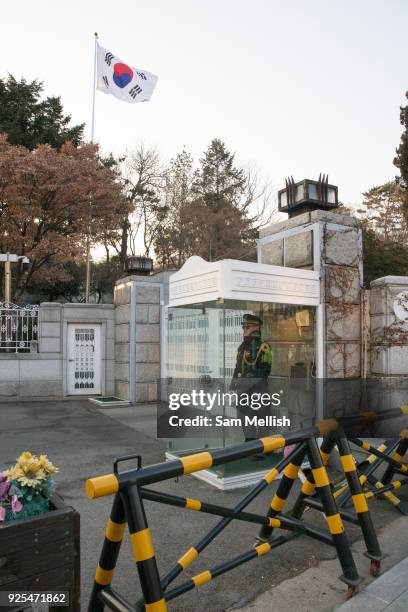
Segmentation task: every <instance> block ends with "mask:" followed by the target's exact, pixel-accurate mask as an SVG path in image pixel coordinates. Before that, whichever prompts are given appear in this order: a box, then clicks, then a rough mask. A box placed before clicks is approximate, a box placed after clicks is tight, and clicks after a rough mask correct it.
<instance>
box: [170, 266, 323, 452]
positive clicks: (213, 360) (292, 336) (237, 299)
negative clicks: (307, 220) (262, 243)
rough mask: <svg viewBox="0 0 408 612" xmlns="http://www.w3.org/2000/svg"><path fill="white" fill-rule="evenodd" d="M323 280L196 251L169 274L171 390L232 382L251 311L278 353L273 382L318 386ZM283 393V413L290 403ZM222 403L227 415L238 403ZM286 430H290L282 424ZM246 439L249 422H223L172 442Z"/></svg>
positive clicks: (199, 444) (226, 386) (186, 446)
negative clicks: (205, 256) (227, 424)
mask: <svg viewBox="0 0 408 612" xmlns="http://www.w3.org/2000/svg"><path fill="white" fill-rule="evenodd" d="M319 287H320V285H319V274H318V272H315V271H313V270H301V269H295V268H284V267H279V266H270V265H266V264H258V263H254V262H244V261H237V260H223V261H218V262H206V261H204V260H203V259H202V258H200V257H191V258H190V259H189V260H188V261H187V262H186V263H185V265H184V266H183V267H182V268H181V269H180V270H179V272H177V273H175V274H173V275H172V276H171V278H170V297H169V306H168V308H167V324H166V340H167V342H166V372H167V378H166V379H165V380H164V381H163V386H164V387H165V394H167V396H168V395H169V394H170V393H182V392H187V393H189V392H191V389H192V388H198V387H199V388H202V389H205V390H206V391H207V392H210V393H211V392H213V393H214V392H216V391H217V390H221V391H222V392H226V391H228V390H230V389H232V388H233V386H234V385H233V382H234V381H233V376H234V371H235V370H236V367H237V350H238V348H239V346H240V344H241V343H242V341H243V322H244V321H245V320H246V319H247V318H248V317H245V315H251V316H250V317H249V319H250V320H251V319H252V320H253V317H255V318H258V319H259V320H260V321H261V322H262V325H261V328H260V335H261V341H262V343H263V344H265V343H266V345H267V346H269V347H270V353H271V357H270V359H269V361H270V362H271V363H270V369H269V368H268V383H269V386H270V387H271V383H273V382H274V381H275V382H276V384H275V386H273V385H272V387H274V389H275V390H276V391H278V392H282V391H283V388H282V389H281V387H284V386H285V385H284V383H285V381H290V380H292V379H293V378H302V379H303V380H304V381H305V382H306V387H307V381H311V386H312V381H313V379H314V378H315V377H316V375H317V372H318V368H319V363H318V362H319V360H320V354H319V351H318V350H317V337H318V334H317V331H316V329H317V319H318V317H317V307H318V305H319V297H320V296H319V292H320V288H319ZM240 367H243V366H242V364H241V365H240ZM235 375H237V372H236V371H235ZM238 375H240V374H238ZM284 395H285V394H284V393H282V397H283V400H282V404H281V405H280V406H279V414H280V415H282V414H284V413H285V411H287V410H288V406H285V399H284ZM162 398H163V389H162ZM288 401H289V400H288ZM313 401H314V397H313ZM217 410H218V413H219V414H222V415H223V416H227V417H230V416H231V417H233V416H236V413H237V408H236V405H234V403H233V402H230V403H228V401H227V402H226V403H224V404H223V406H222V407H218V408H217ZM212 414H214V410H213V411H212ZM299 418H301V414H299ZM268 433H269V434H271V433H278V431H273V428H271V427H269V428H266V430H264V431H260V432H257V435H258V434H260V435H268ZM279 433H284V432H283V431H282V430H281V429H279ZM243 440H244V431H243V430H242V428H240V427H219V428H218V427H217V428H212V429H205V430H204V431H202V434H201V435H200V436H199V437H194V438H189V437H184V438H183V437H181V438H179V437H174V438H170V439H169V440H168V444H167V450H168V453H170V454H171V455H177V454H180V453H183V452H186V451H189V450H199V449H205V448H222V447H224V446H227V445H231V444H236V443H240V442H242V441H243Z"/></svg>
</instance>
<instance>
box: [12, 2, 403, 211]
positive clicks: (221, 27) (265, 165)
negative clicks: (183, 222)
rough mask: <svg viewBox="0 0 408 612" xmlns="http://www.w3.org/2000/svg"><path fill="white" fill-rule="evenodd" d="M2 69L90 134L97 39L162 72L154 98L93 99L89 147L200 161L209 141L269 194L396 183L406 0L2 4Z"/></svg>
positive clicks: (359, 189)
mask: <svg viewBox="0 0 408 612" xmlns="http://www.w3.org/2000/svg"><path fill="white" fill-rule="evenodd" d="M1 12H2V15H1V47H2V52H1V66H2V68H1V71H0V77H4V76H6V75H7V73H11V74H13V75H14V76H15V77H17V78H19V77H21V76H24V77H25V78H26V79H28V80H32V79H35V78H36V79H39V80H41V81H43V82H44V85H45V93H46V94H47V95H60V96H61V98H62V101H63V104H64V108H65V111H66V112H67V113H69V114H71V115H72V119H73V121H74V122H75V123H82V122H85V123H86V131H85V135H86V137H87V138H88V139H89V138H90V124H91V111H92V93H93V51H94V32H98V34H99V41H100V44H101V45H102V46H103V47H105V48H106V49H108V50H110V51H112V52H113V53H114V54H115V55H117V56H118V57H120V58H121V59H122V60H123V61H125V62H126V63H128V64H130V65H132V66H135V67H136V68H142V69H145V70H148V71H149V72H152V73H154V74H157V75H158V76H159V81H158V84H157V87H156V91H155V92H154V94H153V97H152V100H151V101H150V102H146V103H143V104H127V103H125V102H121V101H119V100H117V99H115V98H114V97H113V96H108V95H105V94H103V93H102V92H99V91H98V92H96V107H95V140H96V141H97V142H99V143H100V145H101V147H102V149H103V151H104V152H106V153H107V152H109V151H112V152H113V153H114V154H117V155H119V154H123V153H125V152H126V151H131V150H132V149H135V148H136V147H137V146H138V145H139V144H140V143H141V142H143V143H144V144H145V145H147V146H153V147H156V148H157V149H158V150H159V151H160V153H161V154H162V156H163V158H164V160H169V159H170V158H172V157H173V156H175V155H176V154H177V153H178V152H179V151H180V150H182V148H183V147H185V148H186V149H187V150H188V151H189V152H190V153H191V154H192V155H193V156H194V158H195V159H199V158H200V157H201V156H202V153H203V151H204V150H205V149H206V148H207V146H208V144H209V143H210V141H211V139H212V138H221V139H222V140H224V141H225V142H226V144H227V146H228V148H229V149H230V150H232V151H233V152H235V153H236V159H237V162H238V163H239V164H241V165H243V166H250V167H252V168H257V169H258V170H259V173H260V175H261V176H262V177H263V179H264V180H267V181H269V182H270V184H271V186H272V189H273V190H275V191H276V190H277V189H279V188H281V187H282V186H284V179H285V177H286V176H288V175H293V177H294V178H295V180H301V179H303V178H312V179H316V178H317V177H318V175H319V173H320V172H325V173H328V175H329V182H330V183H333V184H336V185H338V186H339V198H340V200H341V201H342V202H344V203H346V204H348V205H350V204H351V205H354V206H358V205H359V204H360V202H361V201H362V193H363V192H364V191H366V190H367V189H369V188H370V187H372V186H374V185H379V184H382V183H384V182H385V181H387V180H391V179H393V177H394V176H395V174H396V168H395V167H394V166H393V164H392V161H393V157H394V153H395V148H396V147H397V146H398V143H399V140H400V135H401V130H402V128H401V126H400V123H399V106H400V105H401V104H404V102H405V97H404V94H405V91H406V90H407V89H408V69H407V68H408V36H407V32H408V2H407V1H406V0H331V1H330V2H328V1H327V0H304V1H301V0H285V1H284V0H277V1H276V0H171V1H169V0H137V1H134V0H133V1H128V0H115V1H114V2H112V1H111V2H107V1H106V0H99V1H97V2H96V1H94V0H82V1H78V0H70V2H55V0H54V1H52V2H51V1H49V0H40V1H38V2H32V0H31V1H25V0H14V2H7V3H3V4H2V10H1Z"/></svg>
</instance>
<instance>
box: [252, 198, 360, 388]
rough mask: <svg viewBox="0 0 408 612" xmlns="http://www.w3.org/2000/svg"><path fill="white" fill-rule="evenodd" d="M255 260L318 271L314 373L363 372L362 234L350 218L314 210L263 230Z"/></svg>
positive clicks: (355, 374) (343, 374)
mask: <svg viewBox="0 0 408 612" xmlns="http://www.w3.org/2000/svg"><path fill="white" fill-rule="evenodd" d="M258 261H259V262H260V263H266V264H271V265H278V266H288V267H293V268H305V269H313V270H318V271H319V272H320V275H321V304H320V307H319V308H318V313H317V330H316V332H317V345H318V348H317V350H318V359H317V363H318V372H317V376H318V378H336V379H349V378H356V377H359V376H360V375H361V324H360V310H361V306H360V300H361V291H362V286H363V268H362V236H361V229H360V228H359V222H358V220H357V219H355V218H354V217H350V216H345V215H341V214H338V213H335V212H326V211H322V210H315V211H312V212H307V213H304V214H301V215H299V216H296V217H293V218H292V219H288V220H287V221H283V222H281V223H275V224H273V225H270V226H269V227H267V228H265V229H263V230H261V232H260V239H259V240H258Z"/></svg>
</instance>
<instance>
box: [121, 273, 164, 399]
mask: <svg viewBox="0 0 408 612" xmlns="http://www.w3.org/2000/svg"><path fill="white" fill-rule="evenodd" d="M171 274H172V272H160V273H158V274H153V275H152V276H135V275H133V276H127V277H125V278H122V279H120V280H119V281H117V283H116V286H115V395H116V396H118V397H120V398H121V399H124V400H129V401H131V402H133V403H142V402H153V401H156V400H157V389H158V386H157V383H158V380H159V379H160V376H161V354H162V349H163V347H162V346H161V342H164V338H163V333H162V321H163V312H162V309H163V307H164V305H165V304H167V303H168V285H169V277H170V275H171Z"/></svg>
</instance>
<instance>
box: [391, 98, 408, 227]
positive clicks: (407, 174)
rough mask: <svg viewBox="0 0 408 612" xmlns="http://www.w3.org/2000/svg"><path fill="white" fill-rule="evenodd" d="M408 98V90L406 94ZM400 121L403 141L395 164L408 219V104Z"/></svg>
mask: <svg viewBox="0 0 408 612" xmlns="http://www.w3.org/2000/svg"><path fill="white" fill-rule="evenodd" d="M405 96H406V98H407V99H408V91H407V92H406V94H405ZM400 123H401V125H402V127H403V132H402V134H401V142H400V144H399V146H398V148H397V150H396V153H397V155H396V157H395V158H394V165H395V166H396V167H397V168H398V169H399V171H400V176H399V177H397V182H398V183H399V184H400V185H401V187H403V188H404V189H405V193H406V197H405V201H404V214H405V217H406V219H407V220H408V104H407V105H406V106H401V107H400Z"/></svg>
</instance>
